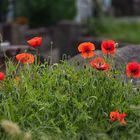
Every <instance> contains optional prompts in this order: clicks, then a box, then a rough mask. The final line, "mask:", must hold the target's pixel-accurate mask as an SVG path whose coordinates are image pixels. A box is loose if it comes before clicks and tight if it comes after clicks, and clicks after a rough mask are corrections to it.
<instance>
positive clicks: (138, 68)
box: [126, 62, 140, 78]
mask: <svg viewBox="0 0 140 140" xmlns="http://www.w3.org/2000/svg"><path fill="white" fill-rule="evenodd" d="M126 75H127V76H128V77H134V78H138V77H140V65H139V64H138V63H137V62H129V63H128V64H127V65H126Z"/></svg>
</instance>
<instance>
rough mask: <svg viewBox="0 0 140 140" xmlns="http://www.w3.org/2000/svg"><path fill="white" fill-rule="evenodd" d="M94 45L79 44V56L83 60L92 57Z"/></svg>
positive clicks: (88, 43) (87, 43)
mask: <svg viewBox="0 0 140 140" xmlns="http://www.w3.org/2000/svg"><path fill="white" fill-rule="evenodd" d="M94 50H95V45H94V44H93V43H90V42H84V43H81V44H80V45H79V46H78V51H79V52H80V53H81V56H82V57H84V58H91V57H93V56H94V52H93V51H94Z"/></svg>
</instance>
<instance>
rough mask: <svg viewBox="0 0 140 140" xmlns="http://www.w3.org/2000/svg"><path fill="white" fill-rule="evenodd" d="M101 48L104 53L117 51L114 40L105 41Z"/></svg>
mask: <svg viewBox="0 0 140 140" xmlns="http://www.w3.org/2000/svg"><path fill="white" fill-rule="evenodd" d="M101 49H102V52H103V54H104V55H107V54H111V55H113V54H115V53H116V43H115V42H114V41H113V40H108V41H103V42H102V44H101Z"/></svg>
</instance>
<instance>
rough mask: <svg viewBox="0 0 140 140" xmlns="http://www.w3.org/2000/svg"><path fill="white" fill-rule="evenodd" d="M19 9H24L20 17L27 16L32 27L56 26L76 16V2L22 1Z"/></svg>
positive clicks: (52, 0) (73, 0)
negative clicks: (59, 22) (61, 21)
mask: <svg viewBox="0 0 140 140" xmlns="http://www.w3.org/2000/svg"><path fill="white" fill-rule="evenodd" d="M17 3H18V1H17ZM27 3H28V4H27ZM19 7H21V9H22V12H21V13H19V15H24V16H27V17H28V18H29V24H30V26H31V27H38V26H46V25H50V24H55V23H57V22H58V21H60V20H63V19H73V18H74V16H75V14H76V6H75V0H45V1H44V0H40V1H38V0H30V1H28V0H22V2H21V1H20V3H19ZM21 9H20V11H21Z"/></svg>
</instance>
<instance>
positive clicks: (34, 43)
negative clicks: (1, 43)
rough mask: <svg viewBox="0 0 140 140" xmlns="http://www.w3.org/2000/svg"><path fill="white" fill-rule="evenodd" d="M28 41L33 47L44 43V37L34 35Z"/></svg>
mask: <svg viewBox="0 0 140 140" xmlns="http://www.w3.org/2000/svg"><path fill="white" fill-rule="evenodd" d="M27 43H28V44H29V45H30V46H31V47H33V48H36V47H39V46H41V44H42V37H34V38H32V39H30V40H28V41H27Z"/></svg>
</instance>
